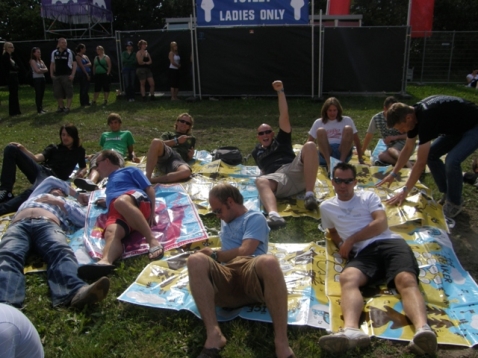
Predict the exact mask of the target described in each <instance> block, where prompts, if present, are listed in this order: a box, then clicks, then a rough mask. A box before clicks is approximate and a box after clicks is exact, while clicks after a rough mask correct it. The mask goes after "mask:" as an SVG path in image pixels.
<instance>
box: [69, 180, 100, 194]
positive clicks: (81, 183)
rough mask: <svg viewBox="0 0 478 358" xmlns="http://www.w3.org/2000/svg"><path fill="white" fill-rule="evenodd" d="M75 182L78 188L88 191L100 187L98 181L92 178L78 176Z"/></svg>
mask: <svg viewBox="0 0 478 358" xmlns="http://www.w3.org/2000/svg"><path fill="white" fill-rule="evenodd" d="M73 183H74V184H75V185H76V187H77V188H80V189H83V190H86V191H94V190H96V189H98V185H96V183H94V182H93V181H91V180H90V179H83V178H76V179H75V180H74V181H73Z"/></svg>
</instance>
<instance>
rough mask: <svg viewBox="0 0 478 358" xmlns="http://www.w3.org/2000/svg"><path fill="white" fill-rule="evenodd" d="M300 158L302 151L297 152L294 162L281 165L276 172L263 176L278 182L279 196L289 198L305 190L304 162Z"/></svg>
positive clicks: (276, 194) (277, 191) (277, 193)
mask: <svg viewBox="0 0 478 358" xmlns="http://www.w3.org/2000/svg"><path fill="white" fill-rule="evenodd" d="M300 158H301V153H299V154H297V156H296V157H295V159H294V160H293V162H292V163H290V164H285V165H283V166H281V167H280V168H279V169H277V171H276V172H275V173H271V174H267V175H263V176H262V178H267V179H270V180H273V181H275V182H276V183H277V190H276V192H275V196H276V197H277V198H287V197H289V196H292V195H295V194H297V193H300V192H301V191H303V190H305V181H304V164H303V163H302V161H301V160H300Z"/></svg>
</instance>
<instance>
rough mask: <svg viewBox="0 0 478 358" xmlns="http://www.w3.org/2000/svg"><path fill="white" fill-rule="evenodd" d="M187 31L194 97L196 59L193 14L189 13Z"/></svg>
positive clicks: (194, 94)
mask: <svg viewBox="0 0 478 358" xmlns="http://www.w3.org/2000/svg"><path fill="white" fill-rule="evenodd" d="M189 33H190V34H191V55H190V57H191V58H190V60H191V61H192V64H191V65H192V70H193V96H194V98H196V69H195V66H196V61H195V60H194V57H195V56H194V34H193V16H192V15H189Z"/></svg>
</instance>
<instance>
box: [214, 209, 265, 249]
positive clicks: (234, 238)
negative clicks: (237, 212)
mask: <svg viewBox="0 0 478 358" xmlns="http://www.w3.org/2000/svg"><path fill="white" fill-rule="evenodd" d="M269 231H270V229H269V226H268V225H267V221H266V218H265V217H264V215H263V214H262V213H260V212H258V211H252V210H248V211H247V212H246V213H245V214H244V215H241V216H239V217H237V218H235V219H234V220H233V221H231V222H230V223H225V222H224V221H222V220H221V233H220V237H221V241H222V250H231V249H235V248H238V247H239V246H241V245H242V240H245V239H254V240H258V241H260V244H259V246H257V249H256V251H254V254H253V255H254V256H257V255H263V254H266V253H267V250H268V245H269Z"/></svg>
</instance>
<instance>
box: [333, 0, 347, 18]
mask: <svg viewBox="0 0 478 358" xmlns="http://www.w3.org/2000/svg"><path fill="white" fill-rule="evenodd" d="M349 14H350V0H329V15H349Z"/></svg>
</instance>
